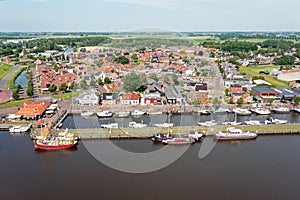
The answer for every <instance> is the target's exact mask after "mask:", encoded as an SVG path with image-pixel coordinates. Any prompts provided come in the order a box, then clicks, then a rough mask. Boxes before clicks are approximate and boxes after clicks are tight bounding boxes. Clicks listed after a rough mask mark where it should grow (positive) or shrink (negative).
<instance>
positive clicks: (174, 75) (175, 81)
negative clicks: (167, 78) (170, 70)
mask: <svg viewBox="0 0 300 200" xmlns="http://www.w3.org/2000/svg"><path fill="white" fill-rule="evenodd" d="M172 81H173V82H174V83H175V85H178V84H179V81H178V76H177V75H176V74H173V75H172Z"/></svg>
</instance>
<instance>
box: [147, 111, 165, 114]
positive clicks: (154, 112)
mask: <svg viewBox="0 0 300 200" xmlns="http://www.w3.org/2000/svg"><path fill="white" fill-rule="evenodd" d="M147 114H148V115H162V114H163V112H161V111H149V112H147Z"/></svg>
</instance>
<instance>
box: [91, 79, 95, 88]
mask: <svg viewBox="0 0 300 200" xmlns="http://www.w3.org/2000/svg"><path fill="white" fill-rule="evenodd" d="M95 85H96V81H95V80H94V79H92V80H91V81H90V86H91V87H94V86H95Z"/></svg>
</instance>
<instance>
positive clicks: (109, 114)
mask: <svg viewBox="0 0 300 200" xmlns="http://www.w3.org/2000/svg"><path fill="white" fill-rule="evenodd" d="M97 116H98V117H102V118H108V117H112V116H113V112H112V111H109V110H105V111H102V112H97Z"/></svg>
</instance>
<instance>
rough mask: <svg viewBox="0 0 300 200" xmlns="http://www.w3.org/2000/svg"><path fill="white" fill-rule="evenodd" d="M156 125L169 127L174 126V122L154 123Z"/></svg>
mask: <svg viewBox="0 0 300 200" xmlns="http://www.w3.org/2000/svg"><path fill="white" fill-rule="evenodd" d="M153 126H155V127H160V128H168V127H173V126H174V124H173V123H163V124H153Z"/></svg>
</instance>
